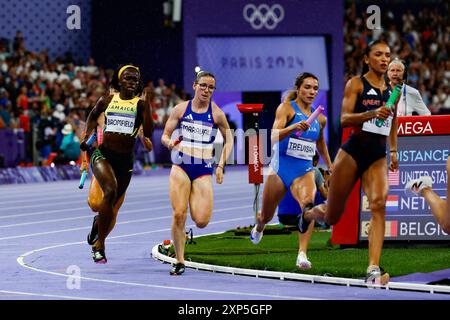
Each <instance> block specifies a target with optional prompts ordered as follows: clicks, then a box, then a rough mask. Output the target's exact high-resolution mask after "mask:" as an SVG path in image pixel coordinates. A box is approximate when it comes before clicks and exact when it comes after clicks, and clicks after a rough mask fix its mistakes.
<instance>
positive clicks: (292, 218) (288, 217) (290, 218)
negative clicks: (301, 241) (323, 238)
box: [278, 214, 300, 231]
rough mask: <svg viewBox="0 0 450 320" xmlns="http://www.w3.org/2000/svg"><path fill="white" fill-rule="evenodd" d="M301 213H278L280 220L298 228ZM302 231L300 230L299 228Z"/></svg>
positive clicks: (286, 224)
mask: <svg viewBox="0 0 450 320" xmlns="http://www.w3.org/2000/svg"><path fill="white" fill-rule="evenodd" d="M299 220H300V215H294V214H280V215H278V221H279V222H280V223H281V224H284V225H285V226H295V227H296V228H297V230H298V222H299ZM299 231H300V230H299Z"/></svg>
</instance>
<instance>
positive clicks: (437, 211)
mask: <svg viewBox="0 0 450 320" xmlns="http://www.w3.org/2000/svg"><path fill="white" fill-rule="evenodd" d="M449 176H450V156H449V157H448V159H447V177H449ZM420 195H421V196H423V197H424V198H425V200H426V201H427V203H428V204H429V205H430V208H431V212H432V213H433V215H434V217H435V218H436V221H437V222H438V223H439V225H440V226H441V227H442V229H443V230H444V231H445V232H446V233H448V234H450V184H449V183H448V181H447V200H444V199H441V197H440V196H439V195H438V194H437V193H436V192H434V191H433V189H432V188H428V187H425V188H423V189H422V191H421V193H420Z"/></svg>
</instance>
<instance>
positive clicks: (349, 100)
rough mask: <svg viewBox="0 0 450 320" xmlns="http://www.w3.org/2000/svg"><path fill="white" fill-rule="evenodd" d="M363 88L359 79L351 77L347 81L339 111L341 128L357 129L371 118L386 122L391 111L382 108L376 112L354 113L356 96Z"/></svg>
mask: <svg viewBox="0 0 450 320" xmlns="http://www.w3.org/2000/svg"><path fill="white" fill-rule="evenodd" d="M363 88H364V87H363V83H362V80H361V78H359V77H353V78H351V79H350V80H349V81H347V84H346V85H345V90H344V99H343V100H342V109H341V126H342V127H343V128H345V127H357V126H360V125H362V124H363V123H364V122H366V121H368V120H370V119H373V118H379V119H382V120H386V119H387V118H388V117H389V116H390V115H391V110H390V109H388V108H386V107H384V106H383V107H380V108H378V109H376V110H370V111H366V112H361V113H354V111H355V106H356V101H357V100H358V96H359V95H361V94H362V91H363Z"/></svg>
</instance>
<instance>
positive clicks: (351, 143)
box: [341, 135, 386, 177]
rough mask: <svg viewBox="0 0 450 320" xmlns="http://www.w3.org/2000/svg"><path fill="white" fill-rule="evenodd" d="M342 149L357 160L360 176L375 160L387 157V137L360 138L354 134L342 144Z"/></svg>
mask: <svg viewBox="0 0 450 320" xmlns="http://www.w3.org/2000/svg"><path fill="white" fill-rule="evenodd" d="M341 149H342V150H344V151H345V152H347V153H348V154H349V155H351V156H352V158H353V159H354V160H355V162H356V165H357V166H358V176H359V177H361V176H362V174H363V173H364V172H365V171H366V170H367V169H368V168H369V167H370V166H371V165H372V163H374V162H375V161H377V160H379V159H381V158H384V157H386V142H385V139H372V140H370V139H366V140H363V139H360V138H359V137H356V136H354V135H351V136H350V138H348V140H347V141H346V142H345V143H344V144H343V145H342V146H341Z"/></svg>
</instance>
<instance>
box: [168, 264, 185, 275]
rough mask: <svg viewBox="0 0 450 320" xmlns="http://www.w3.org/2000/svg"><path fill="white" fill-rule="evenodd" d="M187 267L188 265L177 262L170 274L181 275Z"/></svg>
mask: <svg viewBox="0 0 450 320" xmlns="http://www.w3.org/2000/svg"><path fill="white" fill-rule="evenodd" d="M185 269H186V267H185V265H184V264H183V263H177V264H175V265H174V266H173V268H172V270H170V275H171V276H181V275H182V274H183V273H184V270H185Z"/></svg>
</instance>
